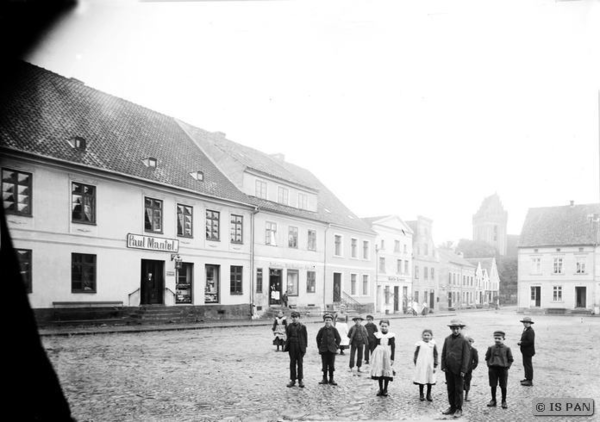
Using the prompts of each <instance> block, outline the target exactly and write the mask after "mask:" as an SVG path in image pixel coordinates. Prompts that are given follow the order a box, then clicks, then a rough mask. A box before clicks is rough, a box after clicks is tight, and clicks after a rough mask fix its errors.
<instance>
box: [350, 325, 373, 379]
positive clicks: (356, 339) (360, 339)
mask: <svg viewBox="0 0 600 422" xmlns="http://www.w3.org/2000/svg"><path fill="white" fill-rule="evenodd" d="M352 320H353V321H354V325H353V326H352V328H350V331H348V338H349V339H350V372H352V369H353V368H354V357H355V356H356V354H357V353H356V352H357V351H358V356H356V367H357V368H358V369H357V371H358V372H361V371H360V367H361V366H362V361H363V350H364V348H365V347H368V345H369V333H368V332H367V329H366V328H365V327H363V325H362V320H363V319H362V317H361V316H355V317H354V318H352Z"/></svg>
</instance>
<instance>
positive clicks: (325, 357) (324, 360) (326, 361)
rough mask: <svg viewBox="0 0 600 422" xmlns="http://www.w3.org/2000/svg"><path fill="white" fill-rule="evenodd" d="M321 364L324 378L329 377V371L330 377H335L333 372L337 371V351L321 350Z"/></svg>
mask: <svg viewBox="0 0 600 422" xmlns="http://www.w3.org/2000/svg"><path fill="white" fill-rule="evenodd" d="M321 364H322V371H323V378H327V373H328V372H329V379H333V372H334V371H335V352H321Z"/></svg>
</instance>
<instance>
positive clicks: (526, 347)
mask: <svg viewBox="0 0 600 422" xmlns="http://www.w3.org/2000/svg"><path fill="white" fill-rule="evenodd" d="M521 322H522V323H523V327H524V328H523V334H521V341H520V342H518V343H517V344H518V346H519V347H520V348H521V354H522V355H523V368H524V369H525V379H524V380H521V385H523V386H525V387H531V386H532V385H533V362H532V358H533V355H535V333H534V332H533V328H532V327H531V325H532V324H533V321H532V320H531V318H530V317H528V316H526V317H524V318H523V319H522V320H521Z"/></svg>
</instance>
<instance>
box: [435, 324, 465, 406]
mask: <svg viewBox="0 0 600 422" xmlns="http://www.w3.org/2000/svg"><path fill="white" fill-rule="evenodd" d="M448 327H450V330H451V331H452V334H450V335H449V336H448V337H446V339H445V340H444V348H443V349H442V359H441V360H442V362H441V366H442V371H444V373H445V375H446V388H447V390H448V402H449V403H450V407H449V408H448V409H446V410H444V411H443V412H442V414H444V415H454V417H455V418H459V417H461V416H462V405H463V389H464V379H465V374H466V373H467V371H468V369H469V361H470V358H471V346H469V342H468V341H467V339H465V338H464V336H463V335H462V329H463V328H464V327H465V324H463V323H462V321H460V320H458V319H453V320H452V321H450V324H449V325H448Z"/></svg>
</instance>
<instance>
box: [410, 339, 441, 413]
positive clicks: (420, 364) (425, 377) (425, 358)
mask: <svg viewBox="0 0 600 422" xmlns="http://www.w3.org/2000/svg"><path fill="white" fill-rule="evenodd" d="M413 363H414V364H415V373H414V376H413V384H416V385H418V386H419V400H421V401H425V395H424V394H423V390H424V388H425V386H427V401H433V399H432V398H431V386H432V385H434V384H435V383H436V373H435V372H436V370H437V366H438V350H437V345H436V343H435V340H434V339H433V331H431V330H430V329H429V328H426V329H424V330H423V332H422V333H421V340H419V341H418V342H417V343H416V344H415V354H414V357H413Z"/></svg>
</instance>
